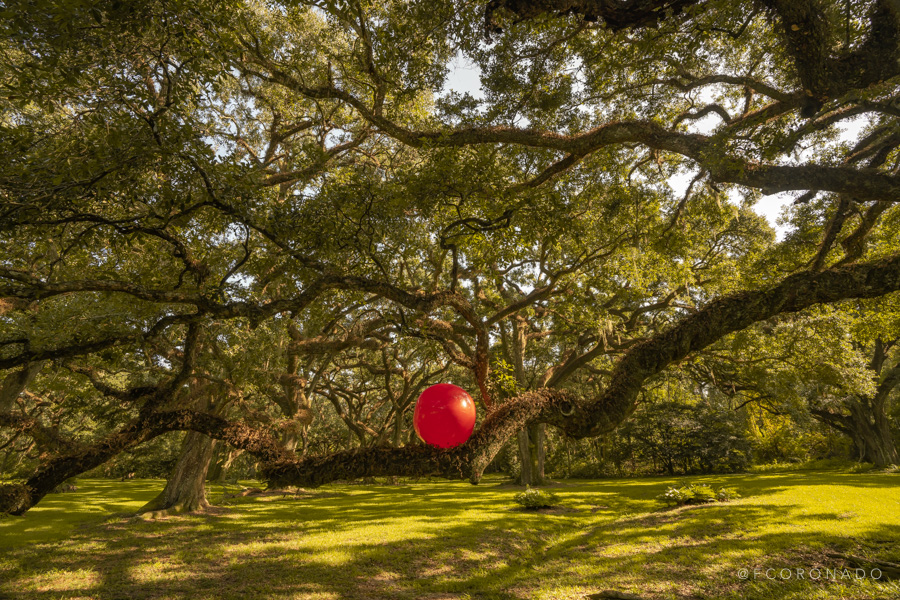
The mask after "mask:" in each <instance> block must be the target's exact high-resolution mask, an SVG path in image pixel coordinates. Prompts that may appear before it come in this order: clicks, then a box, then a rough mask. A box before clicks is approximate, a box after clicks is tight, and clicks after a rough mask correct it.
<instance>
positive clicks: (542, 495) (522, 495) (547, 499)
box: [513, 486, 559, 509]
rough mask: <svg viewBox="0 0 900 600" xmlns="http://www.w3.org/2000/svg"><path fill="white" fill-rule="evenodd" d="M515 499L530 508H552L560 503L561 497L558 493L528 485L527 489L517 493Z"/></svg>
mask: <svg viewBox="0 0 900 600" xmlns="http://www.w3.org/2000/svg"><path fill="white" fill-rule="evenodd" d="M513 500H515V501H516V503H517V504H521V505H522V506H524V507H525V508H528V509H538V508H550V507H553V506H556V505H557V504H559V497H558V496H557V495H556V494H554V493H552V492H546V491H544V490H538V489H535V488H532V487H527V486H526V487H525V491H524V492H519V493H518V494H516V495H515V497H514V498H513Z"/></svg>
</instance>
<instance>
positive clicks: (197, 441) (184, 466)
mask: <svg viewBox="0 0 900 600" xmlns="http://www.w3.org/2000/svg"><path fill="white" fill-rule="evenodd" d="M190 389H191V395H192V396H193V401H194V403H195V406H196V408H198V409H199V410H201V411H209V412H211V413H213V414H215V413H216V412H221V411H222V409H223V408H224V407H225V405H226V404H227V403H228V400H227V397H225V396H224V395H223V399H222V400H221V401H220V402H218V403H214V399H213V395H214V394H215V391H214V390H213V389H211V388H210V386H209V385H208V384H207V383H205V382H200V381H194V382H192V383H191V386H190ZM216 443H217V441H216V440H214V439H212V438H210V437H208V436H206V435H204V434H202V433H199V432H196V431H189V432H188V433H187V435H186V436H185V437H184V442H182V444H181V452H180V454H179V455H178V462H176V463H175V466H174V467H173V468H172V472H171V473H169V477H168V479H167V480H166V487H165V488H163V490H162V491H161V492H160V493H159V495H157V496H156V497H155V498H154V499H153V500H151V501H150V502H148V503H147V504H145V505H144V506H142V507H141V508H140V509H139V510H138V513H140V514H143V515H145V516H147V517H160V516H166V515H173V514H179V513H186V512H195V511H199V510H204V509H206V508H208V507H209V502H207V500H206V485H205V482H206V476H207V473H208V472H209V467H210V464H212V458H213V454H214V452H215V449H216Z"/></svg>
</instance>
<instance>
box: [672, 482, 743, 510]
mask: <svg viewBox="0 0 900 600" xmlns="http://www.w3.org/2000/svg"><path fill="white" fill-rule="evenodd" d="M740 497H741V496H740V494H738V493H737V490H735V489H734V488H729V487H721V488H719V489H714V488H713V487H712V486H709V485H706V484H700V483H689V484H686V485H682V486H681V487H676V486H669V487H668V489H666V491H665V492H663V493H662V494H661V495H660V496H658V498H659V499H660V500H662V501H663V502H665V503H666V504H671V505H674V506H682V505H685V504H709V503H710V502H727V501H729V500H734V499H735V498H740Z"/></svg>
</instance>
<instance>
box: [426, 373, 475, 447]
mask: <svg viewBox="0 0 900 600" xmlns="http://www.w3.org/2000/svg"><path fill="white" fill-rule="evenodd" d="M413 425H414V426H415V428H416V433H418V434H419V437H420V438H422V440H423V441H424V442H426V443H428V444H431V445H433V446H438V447H439V448H452V447H453V446H459V445H460V444H462V443H463V442H465V441H466V440H467V439H469V436H470V435H472V430H473V429H475V402H474V401H473V400H472V397H471V396H470V395H469V394H467V393H466V390H464V389H462V388H461V387H457V386H455V385H453V384H450V383H438V384H435V385H433V386H431V387H429V388H428V389H426V390H425V391H424V392H422V395H421V396H419V399H418V400H416V409H415V411H413Z"/></svg>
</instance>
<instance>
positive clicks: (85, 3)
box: [0, 0, 900, 514]
mask: <svg viewBox="0 0 900 600" xmlns="http://www.w3.org/2000/svg"><path fill="white" fill-rule="evenodd" d="M2 11H3V13H4V18H3V19H2V20H0V28H2V30H3V36H2V38H0V39H2V41H0V48H2V52H0V61H2V62H0V77H2V86H0V89H2V93H0V135H2V143H0V157H2V159H0V160H2V163H0V164H2V169H0V369H3V370H5V371H6V376H5V379H4V380H3V382H2V387H0V426H2V428H3V429H2V431H3V436H4V438H3V439H4V443H6V444H25V446H23V448H25V447H27V448H28V449H29V450H30V451H32V452H33V453H34V454H35V456H36V457H37V461H36V463H35V465H34V469H33V471H32V472H31V473H30V474H28V476H27V477H25V479H24V481H22V482H17V483H10V484H6V485H4V486H3V487H2V492H0V507H2V510H3V511H4V512H8V513H14V514H21V513H22V512H24V511H26V510H28V509H29V508H30V507H31V506H33V505H34V504H35V503H37V502H38V501H39V500H40V499H41V498H42V497H43V496H44V495H45V494H46V493H47V492H49V491H50V490H52V489H53V488H54V487H55V486H56V485H58V484H59V483H61V482H62V481H64V480H65V479H67V478H69V477H71V476H73V475H77V474H79V473H82V472H85V471H87V470H90V469H92V468H95V467H97V466H99V465H101V464H103V463H104V462H105V461H107V460H109V459H111V458H113V457H114V456H116V455H117V454H119V453H121V452H123V451H126V450H130V449H133V448H136V447H138V446H139V445H140V444H143V443H146V442H148V441H149V440H151V439H153V438H155V437H157V436H160V435H162V434H164V433H167V432H171V431H193V432H197V433H202V434H205V435H207V436H209V437H211V438H214V439H217V440H222V441H223V442H225V443H227V444H229V445H230V446H232V447H234V448H237V449H240V450H243V451H245V452H247V453H249V454H252V455H253V456H254V458H255V459H257V460H259V461H260V465H261V467H260V472H261V473H262V474H263V476H264V477H265V478H267V479H268V480H269V482H270V483H271V484H273V485H287V484H292V485H318V484H322V483H327V482H329V481H333V480H335V479H342V478H344V479H345V478H352V477H362V476H369V475H419V474H425V473H431V472H439V473H441V474H444V475H446V476H451V477H464V478H469V479H470V480H472V481H473V482H477V481H478V479H479V478H480V477H481V475H482V473H483V471H484V469H485V468H486V466H487V465H488V464H489V463H490V462H491V460H492V459H493V458H494V457H495V455H496V454H497V452H498V451H499V450H500V448H501V447H502V445H503V444H504V443H505V442H506V440H508V439H509V438H510V437H511V436H513V435H515V433H516V432H517V431H518V430H519V429H521V428H522V427H523V426H526V425H528V424H534V423H547V424H550V425H554V426H556V427H558V428H560V429H561V430H563V431H564V432H566V434H567V435H569V436H572V437H590V436H596V435H599V434H601V433H604V432H608V431H611V430H613V429H614V428H615V427H617V426H618V425H620V424H621V423H622V422H623V421H624V420H625V419H627V418H628V416H629V415H630V414H631V413H632V412H633V411H634V409H635V406H636V403H637V402H638V400H639V397H640V394H641V393H642V391H643V390H644V389H645V388H646V387H647V386H648V385H651V384H652V383H653V382H654V381H655V380H656V378H659V377H660V376H662V374H664V373H665V372H666V370H667V369H669V368H671V367H673V366H674V365H678V364H679V363H683V362H684V361H690V360H694V359H695V358H696V357H698V356H699V353H701V351H704V350H705V349H709V348H713V347H718V346H716V345H717V344H719V345H723V344H733V343H734V339H733V338H731V337H729V336H731V335H732V334H734V333H735V332H739V331H742V330H746V329H747V328H748V327H751V326H753V325H754V324H757V323H761V322H769V321H771V320H773V319H777V318H778V317H779V316H782V317H783V316H784V315H788V314H790V313H798V312H801V311H807V312H802V315H804V318H808V319H811V320H815V318H817V317H816V316H815V314H816V313H814V312H813V313H809V312H808V309H811V307H817V306H820V305H834V310H838V311H841V310H852V307H855V306H856V307H859V306H862V307H868V308H863V309H860V310H862V311H869V312H872V311H875V313H879V311H880V309H879V306H881V304H879V303H884V302H887V303H891V302H893V303H896V298H895V297H894V296H888V295H889V294H891V293H893V292H896V291H897V290H898V289H900V248H898V244H897V239H898V231H897V230H898V227H900V220H898V216H900V212H898V202H900V174H898V167H900V152H898V147H900V129H898V127H900V125H898V115H900V107H898V100H900V96H898V91H897V89H898V88H897V83H898V74H900V6H898V4H897V2H896V1H895V0H866V1H860V0H851V1H848V2H846V3H836V2H826V1H824V0H783V1H782V0H758V1H756V2H740V3H735V2H724V1H718V0H693V1H692V0H623V1H621V2H600V1H591V0H584V1H579V0H491V1H490V2H435V1H427V2H426V1H420V0H413V1H410V2H391V1H382V0H348V1H334V0H321V1H310V2H307V1H297V2H256V1H249V0H229V1H227V2H212V1H209V0H193V1H191V2H184V1H183V0H168V1H165V2H162V1H157V0H140V1H138V2H119V1H118V0H67V1H62V0H30V1H28V2H19V1H11V2H4V3H3V5H2ZM460 63H463V64H468V65H471V67H472V68H477V70H478V72H479V73H480V77H481V89H482V94H480V95H473V94H471V93H459V92H456V91H454V90H453V89H452V86H453V76H452V72H451V67H452V66H453V65H454V64H460ZM676 181H682V182H684V183H685V185H684V186H683V187H679V186H678V185H676V184H675V183H674V182H676ZM775 193H790V194H792V195H793V201H792V204H791V205H790V207H789V209H788V210H786V212H785V214H784V216H783V224H782V227H783V229H784V232H783V237H782V238H781V239H778V238H777V236H776V232H775V231H774V230H773V228H772V227H771V225H770V224H769V223H768V222H767V220H766V219H765V218H764V217H762V216H761V215H759V214H758V213H757V212H756V210H755V208H754V207H755V206H756V204H757V203H758V202H759V200H760V199H761V198H762V197H763V196H765V195H770V194H775ZM848 301H852V302H851V303H849V304H848V303H847V302H848ZM816 310H819V309H816ZM887 312H890V311H887ZM885 314H887V313H885ZM891 314H893V313H891ZM810 315H811V316H810ZM863 321H866V319H863V318H862V317H860V320H859V326H858V327H857V330H858V331H859V332H860V336H859V337H858V340H859V341H860V342H865V343H868V344H870V346H871V348H876V346H878V344H881V345H880V346H878V347H880V348H882V362H880V363H878V365H879V366H878V373H879V375H878V377H883V379H885V380H886V379H890V378H896V377H895V375H894V374H895V373H896V371H897V370H896V367H894V366H893V365H894V359H893V358H890V359H889V360H888V363H884V360H883V356H884V354H883V351H884V348H885V342H887V343H888V346H887V347H888V349H890V348H892V347H893V346H892V344H894V342H893V341H892V340H895V339H896V338H897V337H898V334H897V329H896V322H895V319H892V318H891V319H887V318H885V319H882V320H878V319H869V320H868V321H866V323H868V324H867V325H865V326H864V324H863ZM867 327H868V330H866V328H867ZM798 331H799V330H798ZM746 335H747V336H751V337H752V335H755V334H754V333H753V332H748V333H747V334H746ZM798 335H799V334H798ZM744 343H745V344H746V346H745V348H750V347H753V343H754V342H753V341H752V340H751V339H750V338H747V339H746V340H745V342H744ZM763 346H765V344H763ZM723 347H724V346H723ZM757 347H759V346H757ZM763 351H767V350H766V349H764V350H763ZM873 352H876V353H877V352H878V350H873ZM710 364H712V363H710ZM885 364H887V366H884V365H885ZM713 367H715V365H713ZM713 367H710V368H711V369H712V371H711V372H713V371H715V368H713ZM883 367H884V368H883ZM716 368H718V367H716ZM799 371H800V372H802V369H800V370H799ZM451 374H452V377H454V378H456V379H457V380H458V381H464V382H466V383H467V384H468V385H469V386H470V387H471V389H472V390H473V391H475V393H474V394H473V395H474V396H476V397H477V399H478V400H479V403H480V405H481V406H480V410H481V411H482V412H483V415H482V416H483V418H482V419H481V420H480V422H479V425H478V426H477V428H476V431H475V433H474V435H473V437H472V438H471V439H470V440H469V441H468V442H467V443H466V444H464V445H462V446H459V447H457V448H454V449H451V450H440V449H437V448H432V447H428V446H424V445H420V444H415V443H405V444H404V443H403V441H402V440H401V436H400V431H401V429H402V427H401V425H402V419H403V418H404V416H407V417H408V415H409V411H410V408H411V404H412V402H413V401H414V399H415V396H416V395H417V393H418V391H420V390H421V389H423V387H424V386H426V385H428V384H429V383H433V382H435V381H437V380H438V379H439V378H440V377H447V376H451ZM729 374H730V376H731V377H732V378H733V379H734V380H735V381H738V380H741V381H744V380H747V379H748V378H750V379H752V373H747V372H746V371H744V372H740V373H738V372H729ZM795 375H796V373H795ZM798 376H801V377H802V374H801V375H798ZM741 377H743V378H744V379H740V378H741ZM890 380H891V381H893V379H890ZM757 382H758V381H757ZM769 383H771V382H769ZM834 385H835V386H839V385H840V384H839V382H835V383H834ZM748 389H750V387H748ZM754 389H757V390H758V389H760V386H757V387H756V388H754ZM868 393H869V394H870V396H872V397H873V398H874V397H877V394H878V392H877V390H876V389H872V390H868ZM314 395H315V396H317V397H320V398H323V399H327V401H328V402H329V403H330V404H331V405H332V406H333V408H334V410H335V413H336V414H337V415H339V417H340V419H341V420H342V421H343V422H344V423H345V424H346V426H347V427H348V428H349V430H350V431H351V432H354V434H355V435H357V436H358V437H359V440H360V447H359V448H356V449H353V450H350V451H341V452H330V451H328V446H327V444H326V445H324V446H323V448H324V449H325V451H324V452H322V453H319V452H311V451H307V450H308V445H307V442H308V439H307V436H308V434H309V432H310V431H311V430H310V424H311V423H312V422H313V421H314V413H315V409H314V407H312V406H311V404H310V397H312V396H314ZM201 398H202V399H204V400H202V401H201ZM817 410H827V407H821V406H820V407H817ZM59 415H64V418H60V416H59ZM822 418H826V419H827V418H828V417H825V416H823V417H822ZM299 437H302V438H303V440H304V441H303V443H302V444H300V445H299V446H298V438H299ZM366 440H371V441H372V443H369V442H367V441H366ZM391 441H392V442H393V443H389V442H391ZM895 453H896V451H895Z"/></svg>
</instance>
